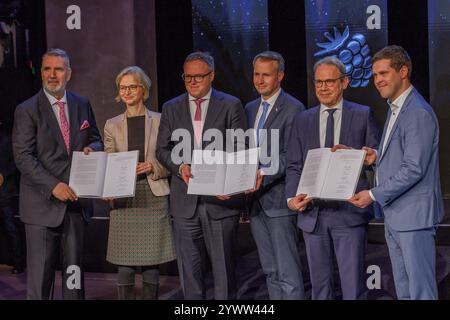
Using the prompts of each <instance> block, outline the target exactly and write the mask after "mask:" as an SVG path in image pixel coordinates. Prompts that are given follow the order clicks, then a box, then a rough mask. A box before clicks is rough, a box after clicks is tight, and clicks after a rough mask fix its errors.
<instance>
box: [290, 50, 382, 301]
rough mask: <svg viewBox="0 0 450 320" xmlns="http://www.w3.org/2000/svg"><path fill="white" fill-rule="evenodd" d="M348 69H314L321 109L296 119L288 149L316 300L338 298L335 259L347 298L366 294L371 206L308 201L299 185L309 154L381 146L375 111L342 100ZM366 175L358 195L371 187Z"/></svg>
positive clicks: (327, 61)
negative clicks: (344, 147)
mask: <svg viewBox="0 0 450 320" xmlns="http://www.w3.org/2000/svg"><path fill="white" fill-rule="evenodd" d="M348 82H349V80H348V78H347V77H346V75H345V66H344V65H343V64H342V62H341V61H340V60H339V59H337V58H334V57H325V58H323V59H321V60H319V61H318V62H317V63H316V64H315V65H314V84H315V90H316V96H317V98H318V100H319V102H320V105H319V106H316V107H314V108H311V109H308V110H307V111H304V112H302V113H300V114H299V115H297V116H296V118H295V119H294V122H293V125H292V131H291V136H290V139H289V143H288V150H287V169H286V198H287V200H288V206H289V208H290V209H291V210H293V211H296V212H299V214H298V226H299V228H300V229H302V231H303V238H304V239H305V246H306V254H307V257H308V264H309V271H310V278H311V284H312V299H334V297H335V293H334V283H333V273H334V271H333V269H334V268H333V261H334V258H333V256H335V257H336V261H337V265H338V268H339V276H340V280H341V287H342V295H343V299H362V298H364V294H365V292H366V290H365V281H364V276H365V269H364V258H365V248H366V243H367V224H368V221H369V220H370V218H371V217H372V210H371V208H365V209H360V208H357V207H355V206H354V205H352V204H350V203H347V202H342V201H323V200H315V201H311V199H309V200H308V199H306V200H305V195H297V194H296V192H297V187H298V184H299V181H300V176H301V174H302V169H303V165H304V164H305V160H306V155H307V154H308V151H309V150H311V149H315V148H323V147H326V148H331V147H333V146H334V145H337V144H345V145H347V146H350V147H352V148H362V147H363V146H366V145H371V146H372V148H376V147H377V146H378V142H379V133H378V129H377V128H376V124H375V121H374V118H373V116H372V112H371V109H370V108H369V107H367V106H362V105H359V104H356V103H353V102H350V101H346V100H344V99H343V92H344V90H345V89H346V88H347V86H348ZM367 187H368V181H367V178H366V175H365V171H364V170H363V172H362V173H361V177H360V179H359V181H358V185H357V189H356V190H357V191H359V190H363V189H366V188H367Z"/></svg>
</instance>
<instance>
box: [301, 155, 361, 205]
mask: <svg viewBox="0 0 450 320" xmlns="http://www.w3.org/2000/svg"><path fill="white" fill-rule="evenodd" d="M330 150H331V149H330V148H319V149H312V150H309V151H308V154H307V156H306V161H305V165H304V166H303V170H302V175H301V177H300V183H299V184H298V188H297V195H299V194H306V195H308V198H313V199H314V198H319V199H326V200H342V201H347V200H348V199H350V198H351V197H353V195H354V194H355V190H356V186H357V184H358V180H359V176H360V174H361V169H362V167H363V164H364V157H365V156H366V151H364V150H354V149H339V150H336V152H331V151H330Z"/></svg>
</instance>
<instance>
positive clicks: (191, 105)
mask: <svg viewBox="0 0 450 320" xmlns="http://www.w3.org/2000/svg"><path fill="white" fill-rule="evenodd" d="M211 92H212V88H211V89H209V91H208V93H207V94H206V95H205V96H204V97H201V98H200V99H205V101H203V102H202V103H201V105H200V106H201V109H202V127H203V124H204V123H205V119H206V113H207V112H208V107H209V100H211ZM188 96H189V110H190V111H191V119H192V124H194V118H195V111H196V110H197V105H196V104H195V100H197V98H194V97H193V96H191V95H190V94H188Z"/></svg>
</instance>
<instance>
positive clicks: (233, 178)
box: [224, 148, 259, 195]
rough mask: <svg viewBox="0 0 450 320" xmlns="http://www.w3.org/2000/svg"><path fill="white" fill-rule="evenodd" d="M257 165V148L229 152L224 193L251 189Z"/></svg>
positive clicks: (254, 182)
mask: <svg viewBox="0 0 450 320" xmlns="http://www.w3.org/2000/svg"><path fill="white" fill-rule="evenodd" d="M258 166H259V160H258V148H253V149H249V150H241V151H238V152H233V153H229V154H228V155H227V174H226V177H225V193H224V194H225V195H232V194H237V193H241V192H244V191H246V190H249V189H253V188H254V187H255V184H256V172H257V171H258Z"/></svg>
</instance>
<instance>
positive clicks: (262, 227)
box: [245, 91, 305, 299]
mask: <svg viewBox="0 0 450 320" xmlns="http://www.w3.org/2000/svg"><path fill="white" fill-rule="evenodd" d="M260 105H261V99H256V100H253V101H251V102H249V103H248V104H247V105H246V106H245V112H246V114H247V121H248V127H249V128H253V127H255V120H256V115H257V113H258V109H259V107H260ZM304 109H305V107H304V106H303V104H302V103H301V102H300V101H298V100H297V99H295V98H294V97H292V96H291V95H289V94H287V93H286V92H284V91H281V93H280V95H279V96H278V98H277V100H276V101H275V103H274V105H273V107H272V109H271V112H270V113H269V114H268V116H267V119H266V121H265V122H264V126H263V129H266V130H267V133H268V135H267V137H268V138H267V139H264V138H262V139H261V143H263V141H267V150H268V155H269V156H270V155H271V154H272V152H273V153H276V154H277V155H278V154H279V158H278V159H277V160H272V161H271V163H270V164H271V165H272V166H273V167H274V168H275V167H278V168H277V170H276V172H274V174H271V175H265V176H264V178H263V182H262V185H261V188H260V189H259V190H258V191H257V192H256V193H254V194H252V195H251V197H250V202H249V204H250V208H249V209H250V223H251V224H250V225H251V230H252V234H253V238H254V239H255V242H256V246H257V248H258V254H259V259H260V262H261V266H262V269H263V272H264V274H265V275H266V282H267V287H268V291H269V296H270V298H271V299H303V298H304V288H303V278H302V268H301V262H300V257H299V254H298V229H297V227H296V223H297V214H296V213H295V212H292V211H290V210H289V209H288V208H287V203H286V198H285V195H284V191H285V190H284V189H285V176H286V149H287V143H288V139H289V135H290V131H291V125H292V120H293V119H294V117H295V115H296V114H297V113H299V112H300V111H302V110H304ZM276 130H278V134H279V139H278V140H277V142H278V143H279V149H278V152H276V148H273V147H272V139H270V134H271V132H275V131H276ZM260 146H261V144H260Z"/></svg>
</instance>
